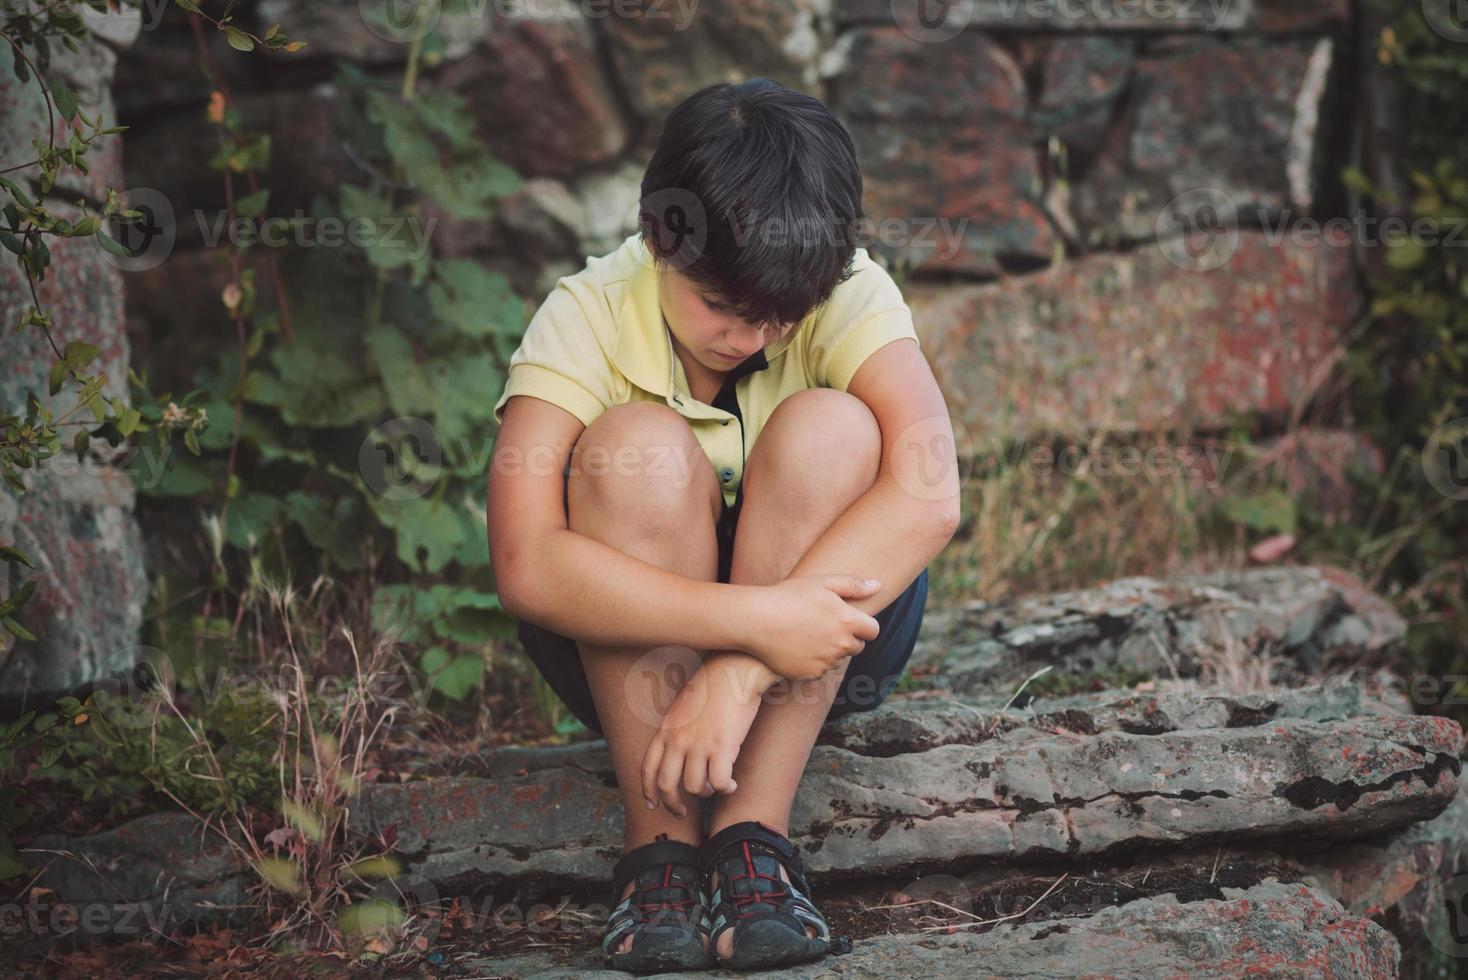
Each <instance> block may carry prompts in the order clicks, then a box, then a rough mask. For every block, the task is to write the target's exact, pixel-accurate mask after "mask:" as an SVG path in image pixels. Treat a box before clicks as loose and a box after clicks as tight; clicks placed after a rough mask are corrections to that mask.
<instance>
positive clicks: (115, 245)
mask: <svg viewBox="0 0 1468 980" xmlns="http://www.w3.org/2000/svg"><path fill="white" fill-rule="evenodd" d="M97 243H98V244H99V245H101V246H102V248H103V250H104V251H107V252H109V253H111V254H112V255H121V256H123V257H124V258H130V257H131V256H132V254H133V253H132V252H130V251H129V250H128V247H127V246H126V245H124V244H122V242H119V241H118V240H117V239H115V238H113V237H112V236H111V235H109V234H107V232H105V231H99V232H97Z"/></svg>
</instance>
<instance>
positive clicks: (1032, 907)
mask: <svg viewBox="0 0 1468 980" xmlns="http://www.w3.org/2000/svg"><path fill="white" fill-rule="evenodd" d="M1047 669H1048V668H1047ZM1069 877H1070V872H1066V873H1065V874H1063V875H1061V876H1060V877H1059V878H1057V879H1056V880H1055V884H1053V885H1051V886H1050V887H1049V888H1047V889H1045V893H1044V894H1043V895H1041V896H1040V897H1039V898H1037V899H1035V900H1034V901H1033V902H1031V903H1030V904H1029V905H1027V906H1025V907H1024V908H1023V909H1021V910H1020V911H1018V912H1011V913H1010V914H1009V915H1001V916H999V917H998V918H995V919H979V920H978V921H976V922H964V923H961V924H958V925H953V924H950V925H946V926H930V927H928V928H926V929H923V930H921V931H922V932H947V931H949V930H951V929H971V928H973V927H974V926H992V925H995V924H996V923H1000V922H1008V921H1009V920H1010V919H1022V918H1024V917H1025V916H1027V915H1029V914H1030V913H1031V912H1033V911H1034V910H1035V907H1036V906H1038V905H1039V904H1040V903H1041V902H1043V901H1045V899H1047V898H1049V897H1050V893H1051V892H1053V891H1055V889H1057V888H1059V887H1060V886H1061V884H1062V883H1063V882H1064V881H1065V880H1066V879H1067V878H1069ZM924 901H926V902H932V903H933V904H934V905H942V904H943V903H942V902H938V901H936V900H934V899H931V898H930V899H924ZM914 904H917V903H914ZM946 907H948V908H952V906H946ZM954 911H961V910H959V909H955V910H954Z"/></svg>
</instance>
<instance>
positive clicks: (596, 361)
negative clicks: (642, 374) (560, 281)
mask: <svg viewBox="0 0 1468 980" xmlns="http://www.w3.org/2000/svg"><path fill="white" fill-rule="evenodd" d="M613 371H614V368H613V365H612V362H611V358H610V357H608V356H607V353H606V351H605V350H604V349H603V347H602V345H601V343H600V342H599V341H598V339H597V331H596V328H595V325H594V324H593V323H592V320H591V318H590V317H589V316H588V315H587V312H586V310H585V309H583V308H582V306H581V304H580V303H579V302H577V299H576V297H575V295H574V294H573V293H572V292H571V291H570V290H569V289H567V288H566V287H565V286H562V285H557V286H556V288H555V289H554V290H552V291H551V294H550V295H549V296H547V297H546V299H545V302H543V303H541V305H540V308H539V309H538V310H536V311H535V315H534V316H532V317H531V318H530V323H529V325H528V326H526V328H525V335H524V337H523V338H521V340H520V346H519V348H518V349H517V350H516V351H515V353H514V354H512V355H511V356H510V366H509V374H508V376H507V377H506V379H505V390H504V391H503V392H502V393H501V394H500V397H499V401H497V402H495V406H494V420H495V422H497V423H503V422H504V414H505V404H506V403H507V402H508V401H509V400H510V399H511V398H512V397H514V396H515V395H530V396H532V397H535V398H539V399H541V400H542V401H548V402H550V403H551V404H552V405H558V406H560V407H561V408H564V409H565V410H566V411H568V412H570V413H571V414H572V415H574V416H576V417H577V418H578V419H580V420H581V424H582V425H590V424H591V423H592V421H593V420H594V419H595V418H596V417H597V416H598V415H600V414H601V413H602V412H604V411H606V409H607V408H609V407H610V406H611V405H612V404H613V401H614V397H613V391H614V389H615V379H614V377H613Z"/></svg>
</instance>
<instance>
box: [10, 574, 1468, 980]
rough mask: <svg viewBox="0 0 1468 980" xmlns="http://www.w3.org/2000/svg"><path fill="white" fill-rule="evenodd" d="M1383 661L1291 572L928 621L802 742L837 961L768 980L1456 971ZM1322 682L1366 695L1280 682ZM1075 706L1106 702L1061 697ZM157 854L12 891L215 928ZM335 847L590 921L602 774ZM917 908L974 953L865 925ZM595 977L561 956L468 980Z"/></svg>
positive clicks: (1341, 588)
mask: <svg viewBox="0 0 1468 980" xmlns="http://www.w3.org/2000/svg"><path fill="white" fill-rule="evenodd" d="M1403 630H1404V627H1403V624H1402V623H1401V621H1400V619H1398V618H1397V617H1395V616H1394V614H1391V612H1390V610H1389V609H1387V608H1386V607H1385V604H1384V603H1382V602H1381V600H1379V599H1377V598H1376V597H1373V596H1371V595H1370V594H1369V593H1367V592H1365V590H1363V589H1361V588H1360V587H1359V585H1357V584H1353V583H1352V581H1351V580H1350V579H1349V577H1347V576H1344V575H1342V574H1340V573H1338V572H1333V571H1329V570H1317V569H1271V570H1267V571H1260V572H1242V573H1232V574H1228V575H1212V576H1198V577H1195V578H1190V579H1182V580H1178V581H1174V582H1167V583H1163V582H1156V581H1153V580H1143V579H1126V580H1119V581H1117V582H1112V583H1109V584H1107V585H1105V586H1102V587H1100V588H1098V589H1095V590H1087V591H1084V592H1070V593H1062V594H1056V595H1051V596H1035V597H1027V598H1025V599H1023V600H1017V601H1015V602H1012V603H1007V604H994V605H985V604H975V605H973V606H970V607H966V608H963V609H958V610H935V611H934V612H933V614H931V617H930V620H929V625H928V626H927V627H925V633H924V639H923V644H924V646H923V649H922V650H920V651H919V653H920V656H918V655H915V656H916V657H917V659H916V660H915V667H916V670H915V674H914V676H915V677H916V682H915V683H911V684H909V685H907V686H906V689H905V690H904V691H903V692H902V693H901V694H899V695H896V696H894V697H893V698H892V699H891V700H890V701H889V703H888V704H886V705H884V706H883V707H881V708H879V709H877V710H874V711H870V712H865V713H860V714H855V715H849V716H847V717H845V718H843V719H840V720H839V721H835V722H832V723H830V724H828V725H827V726H826V728H825V729H824V731H823V732H822V735H821V738H820V742H819V744H818V745H817V747H816V749H815V751H814V753H813V755H812V758H811V762H810V765H809V767H808V768H807V771H806V775H805V778H804V780H803V781H802V784H801V787H800V791H799V794H798V796H797V799H796V804H795V808H794V813H793V818H792V836H793V837H794V838H795V840H796V842H797V843H798V844H799V845H800V846H801V848H802V851H803V853H804V855H805V857H806V863H807V866H808V867H809V869H810V870H811V872H812V876H813V883H814V887H815V891H816V894H817V898H818V900H821V901H822V902H823V903H834V904H836V905H837V906H840V908H841V910H842V914H844V915H846V917H847V925H850V926H851V929H850V931H851V934H852V935H853V936H857V937H858V938H859V941H858V942H857V944H856V948H855V951H854V952H853V953H851V954H849V955H847V956H843V957H839V958H835V959H831V960H827V961H825V962H824V963H822V964H820V965H817V966H814V967H811V968H809V969H808V970H807V971H806V973H804V974H797V975H812V976H814V975H817V974H822V973H826V972H834V973H836V974H837V975H841V976H851V977H865V976H877V975H882V976H888V975H893V974H923V975H934V976H942V975H950V974H951V975H967V974H968V972H969V971H968V970H967V965H968V964H970V963H971V962H972V960H971V959H970V957H972V956H973V955H975V954H978V955H981V956H982V957H983V961H982V962H983V963H984V969H985V971H986V972H987V973H991V974H994V975H1001V976H1003V975H1025V976H1070V975H1074V974H1075V973H1076V972H1078V971H1079V972H1085V973H1091V974H1098V973H1099V974H1115V975H1127V976H1154V975H1180V976H1184V975H1185V976H1222V975H1230V976H1233V975H1238V974H1239V973H1251V972H1252V973H1259V974H1265V975H1271V976H1297V975H1298V976H1306V975H1309V976H1317V975H1322V974H1324V975H1335V976H1352V977H1356V976H1361V977H1375V976H1395V975H1398V974H1399V973H1401V974H1403V975H1418V974H1419V973H1421V972H1423V970H1424V967H1423V963H1424V961H1425V959H1426V958H1427V957H1428V955H1429V954H1432V953H1433V947H1434V946H1435V947H1436V948H1437V949H1439V950H1446V949H1451V950H1453V951H1455V952H1456V951H1459V950H1458V947H1456V946H1454V945H1453V943H1452V941H1451V935H1450V933H1449V932H1448V930H1447V921H1446V919H1445V913H1444V909H1445V907H1446V903H1445V902H1444V898H1445V897H1449V896H1451V895H1456V894H1458V893H1460V892H1461V891H1463V890H1464V889H1463V888H1462V887H1459V886H1461V885H1462V884H1463V879H1462V878H1460V877H1459V876H1458V875H1459V871H1460V870H1461V863H1460V852H1461V851H1462V842H1463V840H1464V839H1465V838H1468V795H1465V791H1464V790H1460V785H1459V784H1460V781H1459V778H1458V777H1459V770H1460V762H1459V754H1460V749H1461V747H1462V731H1461V729H1460V728H1459V726H1458V725H1457V724H1456V723H1455V722H1453V721H1451V720H1448V719H1445V718H1439V717H1432V716H1423V715H1413V714H1411V713H1410V712H1409V705H1408V704H1407V703H1406V701H1405V699H1404V698H1403V697H1401V696H1400V694H1399V693H1394V689H1393V687H1392V685H1391V684H1389V683H1384V682H1383V679H1386V680H1390V676H1389V675H1387V674H1385V673H1383V672H1380V671H1379V668H1383V667H1387V666H1389V665H1390V663H1391V661H1392V658H1393V657H1394V656H1395V655H1396V651H1397V649H1398V647H1399V645H1400V642H1401V639H1402V633H1403ZM1344 663H1355V664H1358V665H1363V664H1364V665H1365V666H1366V668H1367V669H1366V670H1364V671H1363V670H1360V669H1357V670H1355V671H1354V672H1353V676H1344V675H1337V676H1334V677H1333V679H1330V680H1322V679H1320V678H1319V677H1318V676H1317V677H1316V679H1315V680H1314V681H1305V680H1304V679H1305V678H1308V677H1309V676H1310V675H1311V673H1312V672H1314V671H1317V670H1319V669H1323V668H1324V667H1326V666H1329V665H1340V664H1344ZM1261 665H1263V666H1267V667H1268V668H1269V669H1261ZM1043 667H1050V668H1052V669H1051V670H1050V671H1049V672H1048V673H1047V674H1046V675H1045V676H1044V677H1041V678H1038V679H1037V678H1036V676H1035V675H1036V672H1037V671H1038V670H1039V669H1041V668H1043ZM1120 675H1128V676H1130V677H1131V678H1133V679H1130V680H1127V681H1125V686H1120V684H1121V683H1122V682H1120V681H1117V680H1115V678H1116V677H1118V676H1120ZM1101 676H1109V677H1112V678H1113V683H1117V684H1118V685H1119V686H1117V687H1116V688H1114V689H1107V690H1100V691H1090V690H1087V686H1088V684H1089V683H1090V682H1091V681H1092V680H1094V678H1096V677H1101ZM955 677H958V678H964V680H963V682H962V683H961V684H953V683H951V682H952V680H953V678H955ZM1057 678H1059V682H1057V681H1056V679H1057ZM1077 691H1079V692H1081V693H1075V692H1077ZM1066 692H1070V693H1066ZM187 824H188V821H187V819H186V818H183V817H180V816H177V815H154V816H150V817H144V818H141V819H140V820H138V821H135V822H134V823H132V824H129V825H127V826H125V827H123V828H119V829H118V830H115V831H111V832H108V833H106V834H101V835H97V836H96V837H93V838H88V839H84V840H79V841H63V840H59V839H53V840H46V841H42V842H39V843H38V845H37V848H38V849H41V850H45V851H48V852H50V855H51V856H50V857H49V858H48V861H49V864H48V865H47V869H46V871H45V872H44V874H43V875H42V877H41V879H40V880H39V881H38V883H37V884H38V885H39V886H41V887H43V888H50V889H52V890H53V891H54V892H55V894H56V896H57V898H58V899H63V900H68V901H87V900H89V899H90V900H92V901H94V902H100V901H116V900H117V898H118V896H124V897H126V899H127V900H129V901H131V902H134V903H142V904H143V905H144V906H145V907H147V908H150V909H153V910H154V916H155V918H156V917H165V918H167V920H168V921H169V923H170V924H172V925H177V924H182V923H189V922H198V921H207V920H220V919H229V918H231V916H232V914H233V913H234V911H235V908H234V907H236V906H238V905H239V904H240V894H241V892H242V890H243V889H244V888H245V886H246V885H247V884H248V883H249V881H250V880H251V879H250V876H249V874H248V873H242V872H241V871H240V869H238V868H235V867H233V866H230V865H229V862H228V859H227V857H226V856H225V855H224V854H222V853H221V852H220V851H218V850H217V849H215V850H211V849H210V848H209V847H208V846H207V845H206V844H205V843H204V842H202V839H201V838H200V837H199V835H198V830H197V827H192V828H191V827H190V826H187ZM351 829H353V830H354V831H357V832H361V833H364V834H372V835H381V837H382V838H384V839H390V840H394V841H395V844H396V848H397V850H398V852H399V853H400V856H401V858H402V860H403V862H404V863H405V865H406V875H405V880H406V878H411V879H412V883H413V884H412V891H413V893H414V894H420V895H422V894H427V895H430V896H435V897H439V898H447V897H449V896H453V895H465V896H476V895H478V896H483V895H485V894H491V895H504V894H507V893H508V894H513V895H514V896H516V900H517V901H523V900H533V899H536V898H537V897H551V896H565V895H579V896H587V897H589V898H590V900H591V901H594V902H600V901H602V899H603V898H604V896H603V895H602V894H601V893H602V890H603V888H604V887H605V882H606V880H607V878H608V877H609V875H610V873H611V869H612V865H613V863H614V861H615V860H616V858H617V856H618V853H619V844H620V837H621V806H620V802H619V797H618V793H617V789H616V784H615V779H614V778H613V774H612V769H611V765H610V761H609V759H608V756H607V753H606V748H605V745H604V743H601V742H584V743H579V744H575V745H569V746H562V747H558V748H508V749H500V750H498V751H496V752H493V753H492V754H485V755H463V756H460V757H457V758H435V759H433V760H424V761H423V763H422V764H421V765H420V766H419V767H418V769H417V771H416V772H415V773H414V775H413V777H412V778H409V779H408V780H407V781H404V782H399V783H375V784H368V785H366V786H364V787H363V789H362V792H361V796H360V797H359V799H358V800H357V802H356V805H355V806H354V807H353V808H352V811H351ZM935 881H938V882H941V883H946V884H945V885H944V887H946V888H947V889H948V890H949V893H953V892H955V891H956V892H957V893H958V894H959V895H960V898H958V899H954V900H952V901H950V902H949V904H950V905H952V904H954V902H955V901H956V902H957V903H958V905H959V906H961V907H962V908H964V909H967V910H972V912H973V916H974V921H971V922H967V924H965V925H963V926H961V927H960V928H957V929H956V930H955V931H953V932H947V931H944V930H943V929H941V928H940V929H938V930H936V931H934V930H932V929H929V930H928V931H917V930H915V929H912V928H908V926H910V925H911V924H912V923H908V922H901V923H895V924H894V922H892V921H884V922H876V923H873V922H871V921H866V920H864V919H863V916H864V915H866V914H867V910H869V909H871V908H882V907H886V908H891V907H893V904H894V902H895V903H897V904H900V903H901V901H902V900H903V898H904V896H905V897H906V898H911V897H912V895H913V893H914V891H915V890H916V891H917V892H921V891H922V890H923V889H924V888H930V887H935V886H934V885H933V883H934V882H935ZM1059 882H1063V886H1060V887H1057V888H1056V890H1054V891H1053V893H1052V892H1051V891H1050V889H1051V886H1052V885H1056V884H1057V883H1059ZM894 895H895V896H897V899H894V898H893V896H894ZM1001 897H1002V898H1003V901H1001V900H1000V898H1001ZM1016 902H1019V903H1020V904H1021V907H1022V909H1023V911H1021V912H1020V913H1018V914H1015V911H1014V910H1015V908H1016V905H1015V903H1016ZM901 907H903V908H906V907H907V906H906V905H902V906H901ZM890 914H896V913H890ZM863 923H865V924H863ZM954 924H955V923H954V922H953V921H950V922H949V923H948V926H953V925H954ZM980 925H982V928H979V927H978V926H980ZM945 928H946V927H945ZM484 938H485V939H486V940H487V941H488V943H489V946H490V948H491V949H493V948H495V945H496V940H497V939H502V938H504V937H503V936H486V937H484ZM563 938H564V937H563ZM517 949H520V950H521V953H522V954H523V955H517V954H516V950H517ZM556 949H558V950H559V951H556ZM1463 951H1464V952H1468V950H1463ZM596 965H597V964H596V963H595V956H594V943H591V942H584V943H580V944H579V945H577V946H573V947H566V946H565V944H564V943H562V944H560V946H559V947H555V948H552V949H539V950H534V951H530V952H525V951H524V950H523V948H522V947H515V946H513V945H512V946H511V947H510V948H505V949H502V952H501V953H500V955H499V956H498V958H496V959H493V960H484V959H482V958H481V959H480V960H477V961H476V963H475V966H474V968H475V969H476V970H481V971H488V972H489V973H490V974H492V975H504V976H527V977H528V976H570V975H578V976H579V975H582V974H583V973H585V972H586V971H587V970H591V969H594V968H595V967H596Z"/></svg>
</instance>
